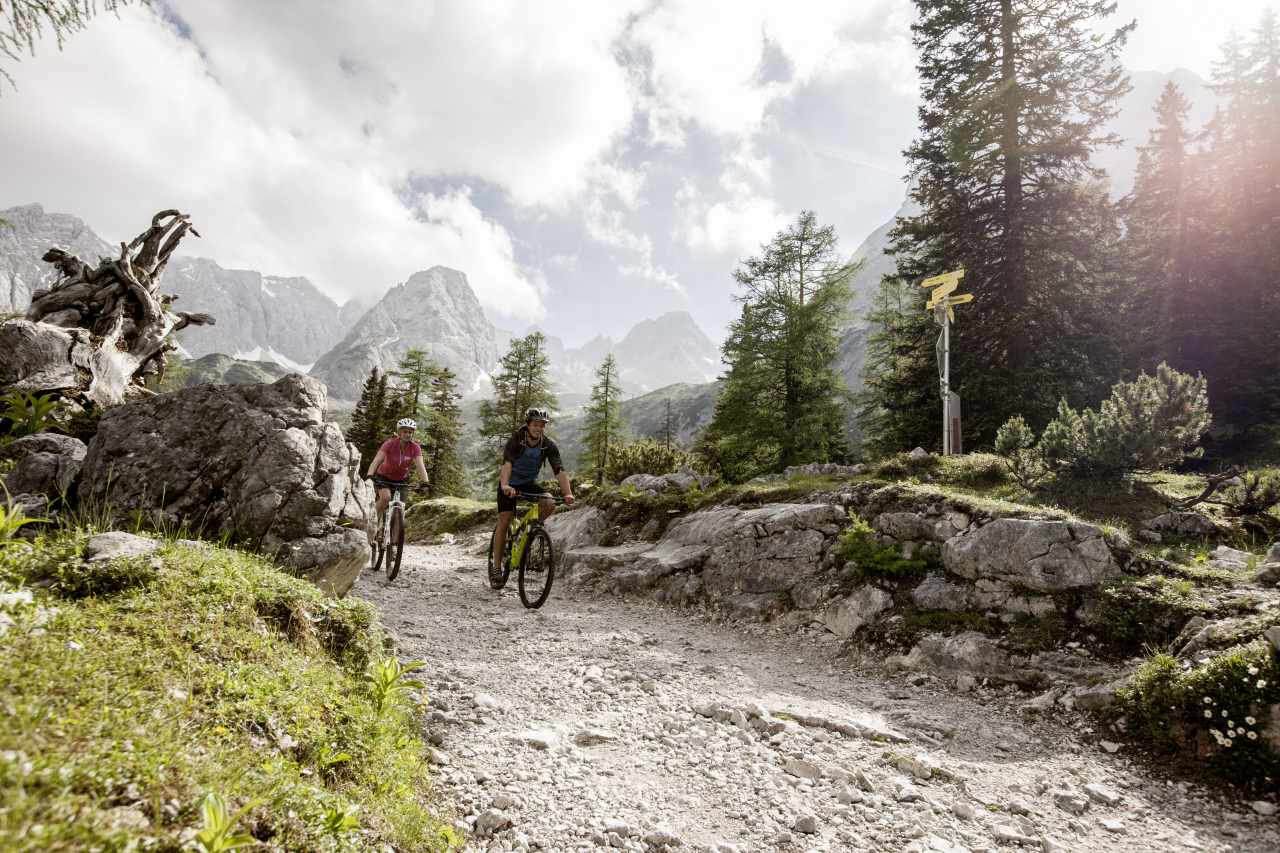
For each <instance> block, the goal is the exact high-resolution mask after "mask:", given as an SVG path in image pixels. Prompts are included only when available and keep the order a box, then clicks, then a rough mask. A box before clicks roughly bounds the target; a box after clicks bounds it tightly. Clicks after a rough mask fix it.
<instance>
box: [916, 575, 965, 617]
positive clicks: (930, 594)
mask: <svg viewBox="0 0 1280 853" xmlns="http://www.w3.org/2000/svg"><path fill="white" fill-rule="evenodd" d="M971 595H972V590H971V588H970V587H969V586H968V585H966V584H957V583H951V582H950V581H949V580H947V579H946V576H945V575H943V574H940V573H937V572H934V573H932V574H930V575H929V576H928V577H926V578H925V579H924V580H922V581H921V582H920V585H919V586H917V587H916V588H915V589H913V590H912V591H911V601H912V603H914V604H915V606H916V607H919V608H920V609H921V610H950V611H958V610H968V609H969V608H970V604H969V598H970V596H971Z"/></svg>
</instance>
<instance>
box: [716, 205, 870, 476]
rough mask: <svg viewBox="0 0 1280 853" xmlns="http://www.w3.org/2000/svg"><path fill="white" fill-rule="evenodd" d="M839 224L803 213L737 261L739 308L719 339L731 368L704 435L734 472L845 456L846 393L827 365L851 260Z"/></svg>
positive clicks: (845, 301)
mask: <svg viewBox="0 0 1280 853" xmlns="http://www.w3.org/2000/svg"><path fill="white" fill-rule="evenodd" d="M835 247H836V237H835V229H834V228H832V227H831V226H829V225H828V226H825V227H820V226H819V225H818V223H817V218H816V217H815V216H814V215H813V213H811V212H809V211H805V212H803V213H801V214H800V216H799V217H798V218H797V220H796V222H795V223H794V224H793V225H791V226H789V227H788V228H787V229H786V230H784V231H782V232H779V234H778V235H777V236H776V237H775V238H774V239H773V241H771V242H770V243H769V244H768V245H767V246H765V247H764V248H763V251H762V253H761V256H760V257H758V258H748V259H747V260H745V261H743V262H742V264H741V265H740V266H739V268H738V270H737V271H736V272H735V273H734V278H735V279H736V280H737V281H738V284H739V285H740V286H741V287H742V288H743V291H744V292H743V293H742V294H740V295H739V296H738V297H737V298H738V300H739V301H740V302H742V313H741V315H740V316H739V317H738V319H737V320H735V321H734V322H733V323H732V324H731V325H730V327H729V335H728V337H727V338H726V340H725V343H724V346H723V357H724V362H725V364H726V365H728V371H727V373H726V374H725V376H724V383H725V384H724V389H723V391H722V392H721V395H720V397H719V399H718V400H717V401H716V409H715V414H714V415H713V417H712V420H711V423H710V425H709V426H708V427H707V431H706V433H705V435H704V436H703V438H702V440H701V441H700V448H701V449H700V453H701V454H702V456H703V458H704V459H706V460H708V461H709V462H711V463H712V464H715V465H718V466H719V467H720V468H721V470H723V471H724V472H725V474H726V476H728V477H730V478H731V479H743V478H745V477H748V476H751V475H753V474H756V473H760V472H761V471H766V470H768V471H772V470H781V469H782V468H785V467H787V466H789V465H797V464H802V463H805V462H815V461H828V460H831V459H840V458H843V457H844V456H845V454H846V452H847V448H846V445H845V442H844V422H845V417H844V413H845V404H846V399H845V397H846V392H845V390H844V386H843V383H842V382H841V380H840V378H839V376H838V375H837V374H836V372H835V370H834V368H833V366H832V363H833V361H834V359H835V356H836V350H837V347H838V335H837V328H838V326H839V324H840V321H841V318H842V316H843V313H844V306H845V305H847V304H848V301H849V278H850V277H851V275H852V273H853V267H851V266H850V265H848V264H844V263H841V262H839V261H838V260H837V259H836V256H835Z"/></svg>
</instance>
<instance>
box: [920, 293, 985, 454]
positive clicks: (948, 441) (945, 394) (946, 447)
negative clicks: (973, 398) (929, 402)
mask: <svg viewBox="0 0 1280 853" xmlns="http://www.w3.org/2000/svg"><path fill="white" fill-rule="evenodd" d="M962 278H964V269H963V268H961V269H958V270H952V271H951V272H944V273H942V274H941V275H935V276H931V277H929V278H926V279H925V280H924V281H922V282H920V286H921V287H928V288H932V292H931V293H930V294H929V301H928V303H927V304H926V305H925V309H926V310H928V311H932V312H933V315H934V317H935V318H936V319H937V321H938V325H940V326H942V335H941V336H940V338H941V340H940V341H939V342H940V343H941V344H942V352H941V359H940V362H941V363H940V364H939V365H938V373H939V376H938V379H939V383H940V384H941V385H942V454H943V455H944V456H948V455H950V454H952V453H959V452H960V412H959V408H960V407H959V405H958V403H959V399H960V398H959V397H957V396H956V395H955V394H954V393H953V392H952V390H951V324H952V323H954V322H955V321H956V311H955V306H956V305H964V304H965V303H966V302H972V301H973V294H972V293H960V294H956V295H955V296H952V294H953V293H955V292H956V289H957V288H959V286H960V279H962ZM952 398H955V401H954V402H955V404H956V405H955V409H956V411H955V423H954V424H953V423H952V411H951V409H952V405H953V400H952ZM953 427H954V429H953Z"/></svg>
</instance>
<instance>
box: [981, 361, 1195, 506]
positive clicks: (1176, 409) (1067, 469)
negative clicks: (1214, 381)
mask: <svg viewBox="0 0 1280 853" xmlns="http://www.w3.org/2000/svg"><path fill="white" fill-rule="evenodd" d="M1209 421H1210V415H1209V397H1208V390H1207V383H1206V382H1205V380H1204V377H1202V376H1196V377H1191V376H1189V375H1187V374H1185V373H1179V372H1178V371H1176V370H1174V369H1173V368H1171V367H1169V366H1168V365H1167V364H1161V365H1160V366H1159V367H1158V368H1156V375H1155V376H1148V375H1147V374H1145V373H1142V374H1139V375H1138V378H1137V379H1135V380H1134V381H1132V382H1117V383H1116V384H1115V385H1113V386H1112V387H1111V396H1110V397H1108V398H1107V399H1105V400H1103V401H1102V403H1101V405H1099V407H1098V409H1097V410H1096V411H1095V410H1093V409H1085V410H1083V411H1080V412H1077V411H1076V410H1075V409H1073V408H1071V406H1070V405H1068V404H1067V402H1066V400H1063V401H1062V402H1060V403H1059V404H1058V415H1057V417H1055V418H1054V419H1053V420H1052V421H1050V422H1049V423H1048V424H1047V425H1046V426H1045V428H1044V432H1042V433H1041V434H1040V438H1039V440H1038V441H1036V440H1035V437H1034V434H1033V433H1032V432H1031V429H1030V428H1029V427H1028V426H1027V424H1026V421H1024V420H1023V419H1022V418H1021V416H1017V417H1014V418H1011V419H1009V420H1008V421H1007V422H1006V423H1005V424H1004V425H1003V426H1002V427H1001V428H1000V431H999V432H998V433H997V434H996V452H997V453H998V454H1000V455H1001V456H1003V457H1004V458H1005V459H1006V464H1007V465H1008V468H1009V472H1010V474H1011V475H1012V476H1013V477H1014V478H1015V479H1016V480H1018V482H1019V484H1020V485H1022V486H1023V487H1024V488H1028V489H1031V488H1034V487H1035V486H1037V485H1039V484H1040V483H1041V482H1043V481H1044V480H1046V479H1048V478H1051V477H1057V476H1067V477H1101V478H1119V477H1123V476H1126V475H1129V474H1132V473H1135V472H1138V471H1156V470H1160V469H1163V468H1168V467H1170V466H1173V465H1176V464H1178V463H1180V462H1182V461H1183V460H1184V459H1188V458H1196V457H1198V456H1200V454H1201V453H1202V449H1201V448H1199V447H1197V446H1196V445H1197V443H1198V442H1199V441H1200V438H1201V436H1203V435H1204V432H1205V430H1207V429H1208V428H1209Z"/></svg>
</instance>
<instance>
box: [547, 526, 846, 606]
mask: <svg viewBox="0 0 1280 853" xmlns="http://www.w3.org/2000/svg"><path fill="white" fill-rule="evenodd" d="M574 514H576V513H566V516H569V515H574ZM554 520H555V519H554V518H553V519H552V521H554ZM846 522H847V519H846V517H845V514H844V511H843V509H841V508H840V507H839V506H834V505H831V504H766V505H765V506H761V507H756V508H753V509H741V508H738V507H714V508H711V509H706V510H702V511H701V512H695V513H692V514H691V515H687V516H684V517H683V518H679V519H677V520H676V521H674V522H672V523H671V525H670V526H669V527H668V528H667V530H666V533H665V534H664V535H663V537H662V539H661V540H659V541H658V542H657V543H653V544H650V543H647V542H638V543H633V544H629V545H623V546H617V547H613V548H602V547H597V546H595V545H590V544H589V545H585V546H581V547H572V548H567V549H566V550H565V554H564V574H565V576H566V577H569V578H573V579H575V580H578V581H582V582H590V583H598V584H599V585H601V586H603V587H605V588H607V589H611V590H614V591H618V592H650V593H653V594H655V595H657V596H658V597H659V598H662V599H663V600H669V601H678V602H681V603H683V602H687V601H691V600H693V599H694V598H697V597H703V596H705V597H707V598H711V599H713V600H716V601H719V602H721V603H723V604H725V606H726V607H730V608H731V609H733V610H734V611H735V612H742V613H747V612H751V613H757V612H759V613H764V612H765V611H769V612H772V610H774V609H776V607H777V606H778V605H779V603H780V602H782V601H783V600H785V596H784V593H785V594H786V595H790V594H791V593H792V591H793V590H795V589H801V588H804V587H806V585H811V584H812V583H813V582H814V580H815V578H816V577H817V576H818V575H820V574H821V573H822V571H823V570H824V569H826V568H830V562H829V561H830V551H831V545H832V543H833V542H834V541H835V537H836V534H837V533H838V532H839V531H840V529H841V526H842V525H843V524H845V523H846ZM560 523H561V524H562V525H565V528H564V529H562V530H561V533H560V535H561V536H564V535H565V533H566V531H567V527H568V524H569V522H568V521H562V522H560ZM580 524H581V525H582V527H583V528H584V529H585V528H586V527H587V526H588V525H587V524H586V520H585V519H584V521H583V522H580ZM555 535H556V534H555V533H553V536H555ZM695 577H696V580H695Z"/></svg>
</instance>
